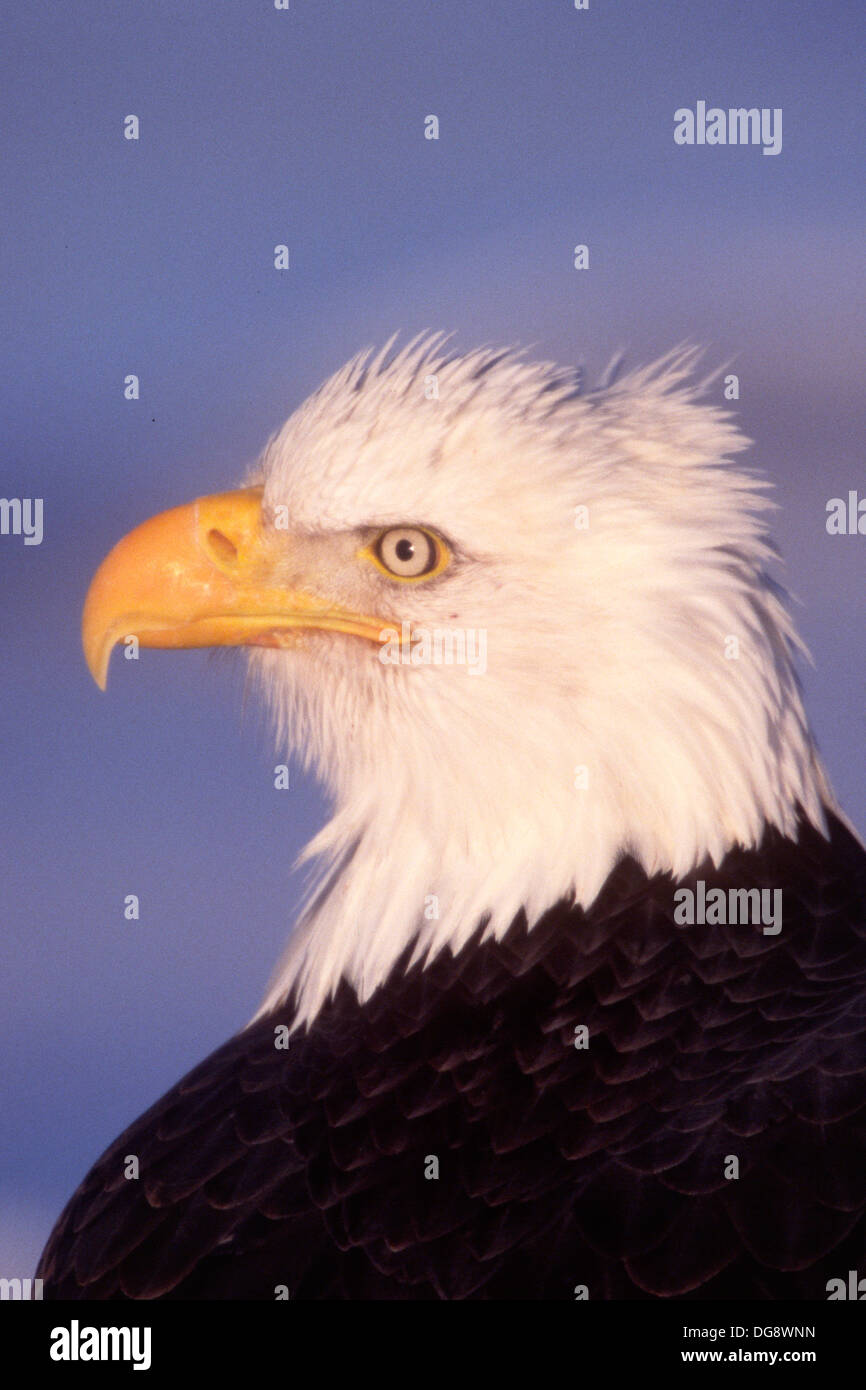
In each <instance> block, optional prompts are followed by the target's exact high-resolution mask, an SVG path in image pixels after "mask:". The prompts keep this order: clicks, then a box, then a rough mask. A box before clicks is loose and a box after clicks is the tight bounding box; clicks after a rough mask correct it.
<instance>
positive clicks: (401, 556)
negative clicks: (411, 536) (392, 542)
mask: <svg viewBox="0 0 866 1390" xmlns="http://www.w3.org/2000/svg"><path fill="white" fill-rule="evenodd" d="M394 549H395V550H396V552H397V559H398V560H403V561H404V562H406V561H407V560H411V559H412V556H413V555H414V554H415V547H414V545H413V544H412V542H411V541H407V540H406V537H405V536H404V537H403V539H402V540H400V541H398V542H397V544H396V546H395V547H394Z"/></svg>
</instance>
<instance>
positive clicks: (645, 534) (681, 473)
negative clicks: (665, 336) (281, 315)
mask: <svg viewBox="0 0 866 1390" xmlns="http://www.w3.org/2000/svg"><path fill="white" fill-rule="evenodd" d="M695 356H696V354H695V353H694V352H693V351H690V350H684V351H678V352H675V353H673V354H671V355H669V356H668V357H666V358H664V359H662V360H661V361H659V362H657V363H656V364H655V365H654V366H652V367H649V368H646V369H644V370H641V371H636V372H633V373H631V374H630V375H628V376H625V377H623V378H622V379H620V380H618V381H616V382H614V383H613V384H610V385H609V386H607V387H606V388H604V389H601V390H599V391H597V392H593V393H591V394H589V395H582V394H580V393H579V392H578V391H577V390H576V386H575V377H574V374H573V373H570V372H566V371H562V370H559V369H557V368H555V367H553V366H551V365H549V364H529V363H527V362H525V361H524V360H523V358H522V357H521V356H520V355H519V354H516V353H513V352H511V351H506V352H493V351H490V350H481V351H478V352H474V353H472V354H470V355H468V356H465V357H462V358H449V357H448V356H447V355H445V353H444V352H443V348H442V340H441V338H439V337H434V338H432V339H430V338H428V339H426V340H421V341H416V342H414V343H412V344H410V345H409V347H408V348H406V349H404V351H403V352H401V353H400V354H399V355H397V356H396V357H392V358H389V355H388V349H387V348H386V349H385V350H384V351H383V353H382V354H380V355H379V356H378V357H377V358H376V359H375V360H372V361H371V360H370V357H369V354H362V355H361V356H359V357H357V358H355V359H354V360H353V361H352V362H350V363H349V364H348V365H347V366H346V367H344V368H343V369H342V371H340V372H339V373H338V374H337V375H336V376H334V377H333V378H332V379H331V380H330V381H329V382H327V383H326V384H325V385H324V386H323V387H322V388H321V389H320V390H319V391H318V392H317V393H316V394H315V395H314V396H312V397H311V398H310V399H309V400H308V401H307V402H306V403H305V404H304V405H303V406H302V407H301V408H300V409H299V410H298V411H296V412H295V414H294V415H292V416H291V418H290V419H289V420H288V421H287V423H286V424H285V425H284V427H283V428H282V429H281V430H280V431H279V433H278V434H277V435H276V436H275V437H274V438H273V439H272V440H271V441H270V443H269V444H268V446H267V449H266V450H265V453H264V456H263V460H262V464H261V466H260V470H259V473H258V481H260V482H263V483H264V509H265V515H266V516H273V515H274V511H275V509H276V508H277V507H278V506H283V507H285V508H287V514H288V517H289V531H288V533H287V535H286V543H287V547H288V548H289V551H290V552H291V555H292V557H293V558H292V559H291V560H289V559H287V571H286V578H287V580H291V578H292V565H300V566H301V567H302V569H303V575H304V578H305V582H306V583H307V584H310V582H311V576H312V583H313V585H314V587H315V586H317V585H320V586H321V591H322V592H324V593H326V594H327V595H328V597H329V598H331V599H337V600H339V601H340V602H341V603H345V604H348V605H349V606H351V607H353V608H354V609H355V610H356V611H361V612H372V613H375V614H377V615H381V616H382V618H383V627H384V626H386V625H387V624H389V623H391V624H393V625H394V626H396V627H397V628H399V627H400V624H401V622H402V621H409V622H410V623H411V624H412V625H413V626H415V625H422V626H424V627H426V628H428V629H433V628H437V627H438V628H446V629H455V628H463V629H475V630H479V629H480V630H484V631H485V632H486V634H487V668H486V672H485V673H484V674H483V675H477V676H475V677H473V676H471V675H470V674H469V672H468V670H467V668H466V667H465V666H459V665H452V666H448V665H421V666H411V665H384V664H382V662H381V660H380V659H379V653H378V652H377V651H376V650H375V648H374V646H373V645H372V644H370V643H368V642H365V641H363V640H359V639H357V638H355V637H349V636H343V635H341V634H334V633H316V634H314V635H310V636H307V635H305V637H304V639H303V641H302V642H300V643H298V644H297V645H296V646H294V647H293V648H292V649H290V650H286V651H260V650H256V651H255V652H253V653H252V654H251V662H252V666H253V669H254V671H255V672H256V673H257V674H258V675H259V676H260V678H261V680H262V683H263V686H264V689H265V692H266V694H267V697H268V700H269V703H270V706H271V708H272V710H273V712H274V715H275V717H276V720H277V724H278V729H279V733H280V737H281V739H282V740H284V741H286V740H287V741H288V742H289V744H290V746H291V747H292V748H294V749H295V750H296V751H297V752H298V753H299V754H300V755H301V756H302V757H303V758H304V760H305V762H306V763H307V764H310V765H312V766H313V767H314V768H315V770H316V771H317V773H318V775H319V776H320V777H321V779H322V781H323V782H324V784H325V786H326V788H327V790H328V792H329V794H330V796H331V797H332V798H333V803H334V815H333V818H332V819H331V820H330V822H329V823H328V824H327V825H326V826H325V828H324V829H323V830H322V831H321V833H320V834H319V835H317V836H316V838H315V839H314V840H313V841H312V843H311V844H310V845H309V846H308V847H307V850H306V851H305V856H304V857H305V858H306V857H311V856H316V857H317V858H318V860H319V863H320V870H321V872H320V876H319V879H318V882H317V887H316V890H315V891H314V893H313V895H312V897H311V899H310V901H309V902H308V905H307V907H306V909H305V911H304V914H303V916H302V918H301V921H300V922H299V924H298V926H297V927H296V929H295V931H294V933H293V936H292V938H291V940H290V943H289V946H288V950H287V952H286V955H285V957H284V959H283V960H282V962H281V964H280V966H279V968H278V970H277V972H276V974H275V976H274V979H273V981H272V984H271V986H270V988H269V990H268V993H267V996H266V998H265V1000H264V1002H263V1004H262V1007H261V1010H260V1013H259V1015H257V1016H260V1014H261V1013H264V1012H266V1011H268V1010H269V1009H271V1008H273V1007H275V1006H276V1005H277V1004H279V1003H280V1002H282V1001H283V1000H284V999H285V998H286V996H287V995H288V994H289V993H291V992H294V993H295V995H296V997H297V1002H298V1013H297V1021H298V1022H299V1023H301V1022H305V1021H309V1020H311V1019H312V1018H314V1017H315V1015H316V1013H317V1012H318V1010H319V1009H320V1008H321V1006H322V1004H323V1003H324V1002H325V1000H326V999H327V998H328V997H329V995H331V994H332V993H333V991H334V990H335V989H336V986H337V984H338V983H339V981H340V979H341V978H343V977H344V978H346V979H347V980H348V981H349V982H350V983H351V984H352V985H353V986H354V987H355V989H356V990H357V992H358V995H359V996H360V998H361V999H362V1000H364V999H367V998H368V997H369V996H370V995H371V994H372V993H373V991H374V990H375V989H376V988H377V986H378V985H380V984H381V983H382V982H383V980H384V979H385V978H386V976H387V975H388V973H389V971H390V969H391V968H392V966H393V965H394V963H395V962H396V961H397V960H398V958H399V957H400V956H401V955H402V953H403V952H404V950H405V949H406V947H407V946H408V945H409V944H410V943H411V942H414V945H415V949H414V953H413V959H418V958H422V959H430V958H432V957H433V956H434V955H435V954H436V953H437V952H439V951H440V950H442V949H443V948H444V947H449V948H450V949H451V950H452V951H455V952H456V951H458V950H459V949H460V948H461V947H462V946H463V945H464V944H465V943H466V942H467V941H468V939H469V938H470V937H471V936H472V935H473V933H474V932H475V931H476V929H477V928H478V926H479V924H480V923H482V922H485V923H486V933H487V935H488V936H492V937H497V938H498V937H501V936H502V935H503V934H504V933H505V932H506V931H507V929H508V927H509V925H510V923H511V922H512V920H513V919H514V917H515V916H516V914H517V913H518V912H520V910H521V909H522V910H523V911H524V912H525V913H526V916H527V919H528V922H529V924H530V926H532V925H533V924H534V923H535V922H536V921H537V920H538V919H539V917H540V916H541V915H542V914H543V913H544V912H545V910H546V909H548V908H550V907H551V906H552V905H553V904H555V903H556V902H557V901H558V900H559V899H562V898H573V899H574V901H575V902H576V903H578V904H580V905H582V906H583V907H589V906H590V905H591V904H592V902H593V901H594V899H595V898H596V896H597V894H598V893H599V890H600V889H601V887H602V885H603V884H604V881H605V879H606V878H607V876H608V874H609V873H610V871H611V869H612V868H613V866H614V865H615V864H616V862H617V860H618V859H620V858H621V857H622V856H623V855H625V854H631V855H633V856H634V857H635V858H636V859H637V860H638V862H639V863H640V864H641V865H642V866H643V867H644V868H645V869H646V871H647V873H650V874H651V873H654V872H656V871H665V870H667V871H670V873H671V874H672V875H673V876H674V877H675V878H678V877H680V876H682V875H684V874H686V873H687V872H689V871H690V870H691V869H693V868H695V867H696V866H697V865H698V864H699V863H700V862H701V861H702V860H703V859H704V858H705V857H706V856H709V857H710V858H711V859H712V860H713V861H714V862H716V863H718V862H719V861H720V860H721V859H722V858H723V856H724V855H725V853H726V852H727V851H728V850H729V849H730V848H731V847H732V846H734V845H736V844H739V845H742V846H746V847H749V846H754V845H756V844H758V842H759V841H760V838H761V835H762V832H763V830H764V827H765V826H767V825H773V826H777V827H778V828H779V829H780V830H781V831H782V832H783V833H785V834H787V835H790V836H793V835H794V834H795V833H796V827H797V819H798V807H802V808H803V810H804V811H805V813H806V815H807V816H808V817H809V819H810V820H811V821H812V822H813V823H814V824H815V825H817V826H819V827H821V828H822V829H823V828H824V817H823V810H822V806H823V805H832V804H833V803H832V795H831V792H830V789H829V787H828V784H827V781H826V777H825V774H824V772H823V769H822V767H821V764H820V761H819V758H818V756H817V753H816V750H815V747H814V745H813V742H812V739H811V736H810V733H809V729H808V725H807V721H806V717H805V714H804V711H803V706H802V702H801V698H800V692H799V686H798V682H797V677H796V674H795V669H794V657H795V654H796V652H797V650H798V648H799V642H798V639H797V637H796V634H795V632H794V629H793V627H792V625H791V621H790V618H789V616H788V613H787V610H786V607H785V604H784V598H785V596H784V594H783V592H782V591H781V590H780V589H779V588H778V587H777V585H775V584H774V582H773V581H772V580H771V579H770V578H769V577H768V575H767V572H766V570H767V565H768V563H769V562H770V561H771V560H772V559H773V555H774V552H773V550H772V547H771V546H770V545H769V543H768V540H767V536H766V528H765V525H764V520H763V517H764V513H765V511H766V509H767V508H768V507H769V506H770V504H769V503H768V502H767V501H766V499H765V497H764V496H763V489H764V488H765V486H766V485H765V484H764V483H762V482H761V481H759V480H757V479H755V478H754V477H753V476H752V475H750V474H748V473H746V472H744V471H741V470H738V469H735V468H734V467H732V466H731V465H730V464H729V463H728V462H727V459H728V458H729V456H731V455H732V454H735V453H738V452H740V451H741V450H742V449H743V448H745V447H746V445H747V444H748V442H749V441H748V440H746V439H745V438H744V437H743V436H742V435H741V434H740V433H739V431H738V429H737V428H736V426H735V424H734V423H733V421H732V419H731V417H730V414H729V413H728V412H727V411H726V410H723V409H721V408H719V407H717V406H714V405H709V404H706V403H704V402H703V401H702V400H701V395H702V388H701V387H700V386H696V385H694V384H692V383H691V373H692V370H693V367H694V361H695ZM432 378H435V382H436V389H437V390H438V397H437V396H435V395H433V396H432V398H429V397H431V395H432V392H431V389H430V385H429V383H430V381H431V379H432ZM579 507H584V508H586V509H587V511H586V514H585V519H586V520H588V525H587V526H586V527H585V529H580V528H579V527H578V526H577V525H576V524H575V523H576V516H577V514H576V509H577V508H579ZM404 524H412V525H424V526H427V527H429V528H432V529H433V530H435V531H438V532H440V533H441V534H442V535H443V536H444V537H446V539H447V540H448V541H449V542H450V543H451V545H452V547H453V548H454V552H455V562H454V563H453V565H452V566H451V567H449V568H448V569H446V571H445V572H444V573H443V574H442V575H441V576H439V577H438V578H436V579H434V580H432V581H431V582H430V583H428V584H416V585H400V584H397V583H391V582H389V581H388V580H387V578H385V577H384V576H382V575H380V574H378V572H376V571H375V570H374V567H373V566H371V565H366V566H362V565H360V564H359V563H358V561H357V559H356V551H357V540H356V536H357V532H358V531H359V529H364V528H375V527H386V526H389V525H404ZM287 553H288V552H287ZM295 578H297V575H295ZM732 639H734V640H732ZM734 652H738V655H732V653H734ZM580 768H583V769H586V772H585V774H584V776H583V778H582V777H581V775H580V774H579V773H578V769H580ZM582 780H585V781H586V786H585V787H582V788H580V789H579V787H578V786H576V783H578V784H579V783H580V782H581V781H582ZM745 886H748V885H745ZM436 913H438V915H434V914H436Z"/></svg>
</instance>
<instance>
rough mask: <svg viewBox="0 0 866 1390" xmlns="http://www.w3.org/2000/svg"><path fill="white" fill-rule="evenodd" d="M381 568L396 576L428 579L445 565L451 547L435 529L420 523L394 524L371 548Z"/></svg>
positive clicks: (396, 577) (398, 577)
mask: <svg viewBox="0 0 866 1390" xmlns="http://www.w3.org/2000/svg"><path fill="white" fill-rule="evenodd" d="M371 551H372V555H373V558H374V559H375V560H376V562H377V564H378V566H379V568H380V569H382V570H384V571H385V573H386V574H387V575H389V576H390V577H391V578H394V579H427V578H429V576H430V575H432V574H434V573H438V572H439V571H440V570H442V569H444V568H445V565H446V563H447V561H448V558H449V557H448V551H447V548H446V546H445V543H444V542H443V541H441V540H440V539H439V537H438V536H435V535H434V534H433V533H432V531H425V530H422V529H421V527H420V526H391V527H389V528H388V530H387V531H383V532H382V533H381V535H380V536H378V537H377V539H376V540H375V541H374V543H373V546H372V548H371Z"/></svg>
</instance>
